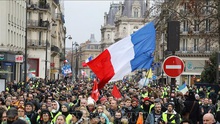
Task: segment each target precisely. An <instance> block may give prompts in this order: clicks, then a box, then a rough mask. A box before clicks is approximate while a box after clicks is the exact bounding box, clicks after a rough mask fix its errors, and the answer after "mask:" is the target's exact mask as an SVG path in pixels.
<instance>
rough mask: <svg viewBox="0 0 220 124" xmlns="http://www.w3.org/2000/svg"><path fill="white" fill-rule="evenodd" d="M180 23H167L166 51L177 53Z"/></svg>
mask: <svg viewBox="0 0 220 124" xmlns="http://www.w3.org/2000/svg"><path fill="white" fill-rule="evenodd" d="M179 42H180V22H179V21H169V22H168V27H167V50H168V51H179V49H180V46H179Z"/></svg>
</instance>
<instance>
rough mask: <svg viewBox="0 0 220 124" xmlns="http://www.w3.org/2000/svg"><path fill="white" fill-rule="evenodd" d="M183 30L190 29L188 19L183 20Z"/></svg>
mask: <svg viewBox="0 0 220 124" xmlns="http://www.w3.org/2000/svg"><path fill="white" fill-rule="evenodd" d="M183 31H188V21H187V20H184V21H183Z"/></svg>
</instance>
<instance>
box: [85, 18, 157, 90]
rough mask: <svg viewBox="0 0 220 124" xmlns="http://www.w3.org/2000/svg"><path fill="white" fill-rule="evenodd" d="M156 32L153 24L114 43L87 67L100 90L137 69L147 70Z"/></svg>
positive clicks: (151, 57)
mask: <svg viewBox="0 0 220 124" xmlns="http://www.w3.org/2000/svg"><path fill="white" fill-rule="evenodd" d="M155 35H156V31H155V28H154V24H153V22H150V23H148V24H147V25H145V26H144V27H142V28H141V29H139V30H138V31H136V32H135V33H133V34H131V35H129V36H127V37H125V38H123V39H122V40H120V41H118V42H116V43H114V44H113V45H111V46H110V47H109V48H107V49H106V50H104V51H103V52H102V53H101V54H100V55H99V56H97V57H96V58H95V59H93V60H92V61H90V62H88V63H87V65H88V66H89V67H90V69H91V70H92V71H93V72H94V73H95V74H96V76H97V77H98V78H99V80H100V82H99V84H98V86H99V89H102V88H103V87H104V86H105V84H106V83H108V82H109V81H117V80H122V79H123V77H124V76H125V75H127V74H129V73H130V72H133V71H135V70H137V69H147V70H148V69H149V68H150V67H151V64H152V62H153V60H154V57H153V53H154V50H155V38H156V37H155Z"/></svg>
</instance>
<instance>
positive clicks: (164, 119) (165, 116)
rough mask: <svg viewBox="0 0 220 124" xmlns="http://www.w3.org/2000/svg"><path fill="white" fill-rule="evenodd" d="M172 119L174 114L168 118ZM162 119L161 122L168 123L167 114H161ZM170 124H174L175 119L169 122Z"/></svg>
mask: <svg viewBox="0 0 220 124" xmlns="http://www.w3.org/2000/svg"><path fill="white" fill-rule="evenodd" d="M173 117H174V114H172V115H171V116H170V119H171V118H173ZM162 119H163V121H165V122H168V120H167V113H163V114H162ZM171 123H172V124H175V123H176V121H175V119H173V120H172V121H171Z"/></svg>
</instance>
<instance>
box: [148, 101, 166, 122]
mask: <svg viewBox="0 0 220 124" xmlns="http://www.w3.org/2000/svg"><path fill="white" fill-rule="evenodd" d="M161 107H162V106H161V104H160V103H155V107H154V110H153V111H152V112H151V113H149V114H148V116H147V119H146V121H145V123H146V124H159V122H158V119H159V118H160V117H161V115H162V111H161Z"/></svg>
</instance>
